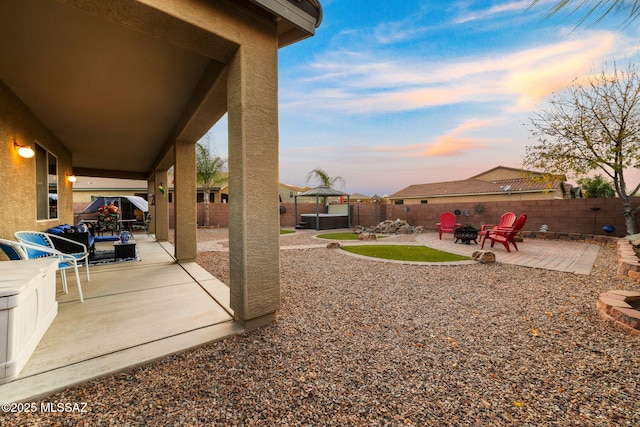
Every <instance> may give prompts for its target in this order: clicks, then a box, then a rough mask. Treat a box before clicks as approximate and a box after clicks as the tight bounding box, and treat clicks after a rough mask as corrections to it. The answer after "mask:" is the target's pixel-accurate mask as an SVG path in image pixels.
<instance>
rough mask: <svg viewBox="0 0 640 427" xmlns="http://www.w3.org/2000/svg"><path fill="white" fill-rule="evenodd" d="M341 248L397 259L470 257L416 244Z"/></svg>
mask: <svg viewBox="0 0 640 427" xmlns="http://www.w3.org/2000/svg"><path fill="white" fill-rule="evenodd" d="M342 249H343V250H345V251H347V252H351V253H354V254H358V255H364V256H370V257H374V258H383V259H393V260H398V261H419V262H450V261H466V260H469V259H470V258H469V257H466V256H462V255H456V254H452V253H449V252H443V251H439V250H437V249H432V248H428V247H426V246H417V245H415V246H414V245H362V246H344V247H343V248H342Z"/></svg>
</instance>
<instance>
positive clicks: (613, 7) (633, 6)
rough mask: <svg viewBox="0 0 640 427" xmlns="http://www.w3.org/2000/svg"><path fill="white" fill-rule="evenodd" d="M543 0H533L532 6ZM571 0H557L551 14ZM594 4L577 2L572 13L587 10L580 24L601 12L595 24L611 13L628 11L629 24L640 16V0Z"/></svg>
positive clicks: (583, 1) (621, 0) (620, 0)
mask: <svg viewBox="0 0 640 427" xmlns="http://www.w3.org/2000/svg"><path fill="white" fill-rule="evenodd" d="M540 1H541V0H532V1H531V6H534V5H535V4H537V3H539V2H540ZM569 3H570V0H557V3H556V5H555V6H553V7H552V8H551V9H550V11H549V16H550V15H553V14H556V13H558V12H559V11H560V10H562V9H564V8H565V7H567V6H569ZM593 3H594V4H592V5H588V2H587V1H586V0H582V1H579V2H577V4H576V5H575V6H574V7H573V10H572V11H571V13H574V12H576V11H578V10H579V9H583V10H586V13H585V15H584V16H583V17H582V18H580V20H579V21H578V24H583V23H584V22H585V21H586V20H587V19H588V18H590V17H592V15H595V14H599V15H600V16H599V17H596V19H595V22H594V24H597V23H598V22H600V21H601V20H602V19H604V17H605V16H607V15H608V14H609V13H625V14H626V13H628V14H629V16H628V17H627V19H626V20H625V24H629V23H630V22H631V21H633V20H635V19H636V18H638V17H639V16H640V0H633V1H623V0H613V1H610V0H609V1H605V0H597V1H595V2H593Z"/></svg>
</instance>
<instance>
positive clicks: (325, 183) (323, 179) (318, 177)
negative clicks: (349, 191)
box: [307, 169, 344, 188]
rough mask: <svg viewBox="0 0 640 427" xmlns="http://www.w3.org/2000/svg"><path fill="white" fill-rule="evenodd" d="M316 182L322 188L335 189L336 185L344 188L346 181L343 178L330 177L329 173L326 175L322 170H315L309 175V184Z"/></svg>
mask: <svg viewBox="0 0 640 427" xmlns="http://www.w3.org/2000/svg"><path fill="white" fill-rule="evenodd" d="M311 180H315V181H316V182H318V183H319V184H320V186H321V187H333V186H334V184H338V183H339V184H340V188H342V187H344V179H342V177H341V176H336V177H333V178H332V177H330V176H329V174H328V173H326V172H325V171H324V170H322V169H314V170H312V171H311V172H309V173H308V174H307V184H308V183H309V181H311Z"/></svg>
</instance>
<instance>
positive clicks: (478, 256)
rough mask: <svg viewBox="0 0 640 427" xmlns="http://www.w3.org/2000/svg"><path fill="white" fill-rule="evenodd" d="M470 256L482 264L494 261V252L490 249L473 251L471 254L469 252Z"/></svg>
mask: <svg viewBox="0 0 640 427" xmlns="http://www.w3.org/2000/svg"><path fill="white" fill-rule="evenodd" d="M471 258H473V259H474V260H475V261H478V262H480V263H482V264H490V263H494V262H496V254H494V253H493V252H492V251H485V250H478V251H473V254H471Z"/></svg>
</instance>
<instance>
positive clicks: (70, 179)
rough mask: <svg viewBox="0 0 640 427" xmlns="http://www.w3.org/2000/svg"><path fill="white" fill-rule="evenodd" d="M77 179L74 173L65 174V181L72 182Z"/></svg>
mask: <svg viewBox="0 0 640 427" xmlns="http://www.w3.org/2000/svg"><path fill="white" fill-rule="evenodd" d="M77 180H78V178H77V177H76V176H75V175H73V174H71V175H69V174H67V181H69V182H71V183H73V182H76V181H77Z"/></svg>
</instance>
